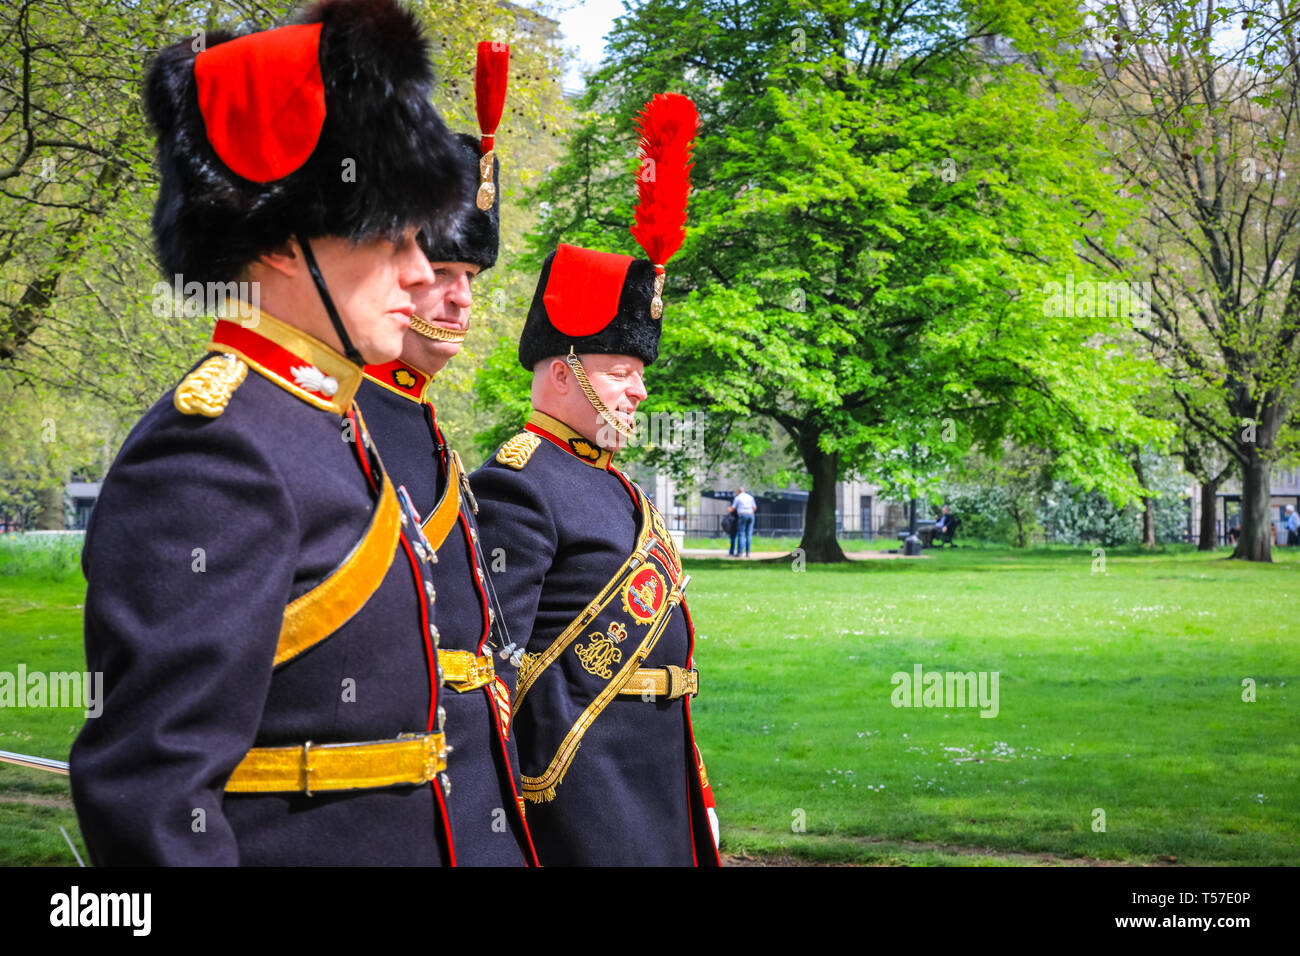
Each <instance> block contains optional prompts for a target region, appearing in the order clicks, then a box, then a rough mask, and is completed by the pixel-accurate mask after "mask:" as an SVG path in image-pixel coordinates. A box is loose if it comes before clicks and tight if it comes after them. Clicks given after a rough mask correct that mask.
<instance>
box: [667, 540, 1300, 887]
mask: <svg viewBox="0 0 1300 956" xmlns="http://www.w3.org/2000/svg"><path fill="white" fill-rule="evenodd" d="M1226 553H1227V552H1226V551H1223V552H1220V553H1219V554H1217V555H1198V554H1196V553H1195V552H1193V551H1181V550H1180V551H1177V552H1163V553H1161V554H1158V555H1147V554H1140V553H1136V552H1111V553H1108V554H1107V556H1106V564H1105V572H1104V573H1094V571H1093V567H1094V565H1095V563H1096V562H1095V559H1094V558H1093V556H1092V553H1091V552H1090V551H1087V550H1082V549H1079V550H1059V549H1057V550H1043V551H1031V552H1014V551H1010V550H1002V551H994V550H960V551H955V552H954V551H944V552H941V553H940V552H927V554H931V555H932V560H929V561H925V562H916V561H871V562H861V563H856V564H852V565H848V566H839V567H832V568H817V569H813V570H810V571H807V572H804V573H794V572H793V571H792V570H791V567H790V565H789V564H788V563H768V564H745V565H738V564H736V563H734V562H730V563H729V562H727V561H725V560H705V561H698V562H692V563H691V567H690V572H691V574H692V583H691V587H690V592H689V598H690V603H691V608H692V611H693V614H694V617H695V621H696V626H697V628H698V631H699V642H698V645H697V646H698V651H697V661H698V664H699V666H700V668H701V671H702V676H701V686H702V691H701V694H700V696H699V698H698V699H697V700H696V702H695V705H694V707H693V713H694V715H695V722H696V733H697V737H698V739H699V741H700V745H701V747H702V748H703V749H704V752H705V759H706V761H707V763H708V766H709V772H710V777H711V778H712V781H713V784H714V787H715V789H716V791H717V795H718V803H719V811H718V812H719V815H720V817H721V819H722V821H723V832H724V833H725V834H726V848H727V849H729V850H731V851H736V852H740V851H745V852H749V853H751V854H752V853H774V852H777V853H783V854H789V855H793V856H796V857H800V858H807V859H819V860H854V861H862V862H873V861H875V862H954V863H961V864H969V863H979V862H989V861H990V860H997V859H999V855H1001V854H1009V855H1010V857H1009V858H1006V862H1023V861H1026V858H1025V857H1023V856H1021V854H1052V855H1054V856H1057V857H1065V858H1068V857H1086V858H1093V859H1101V860H1117V861H1129V862H1139V863H1142V862H1154V861H1156V860H1158V859H1159V858H1160V857H1162V856H1175V857H1177V859H1178V861H1179V862H1182V863H1195V864H1283V863H1284V864H1291V865H1295V864H1297V863H1300V832H1298V830H1297V828H1298V825H1300V782H1298V780H1297V775H1298V774H1300V735H1297V727H1300V702H1298V701H1297V699H1296V697H1295V690H1294V689H1295V685H1296V682H1297V680H1300V650H1298V649H1297V645H1300V625H1298V624H1297V611H1298V610H1300V561H1297V560H1296V557H1297V555H1295V554H1291V553H1278V554H1277V556H1276V557H1277V563H1276V564H1275V565H1272V566H1257V565H1256V566H1248V565H1244V564H1241V563H1238V562H1230V561H1227V560H1225V555H1226ZM915 664H921V665H922V666H923V667H924V669H925V670H926V671H930V670H937V671H959V672H965V671H989V672H991V671H997V672H998V673H999V697H1000V711H999V713H998V715H997V716H996V717H993V718H982V717H980V716H979V714H978V712H977V710H975V709H968V708H964V709H955V708H954V709H944V708H910V709H909V708H901V707H894V706H892V704H891V692H892V691H893V690H894V687H893V685H891V683H890V677H891V675H892V674H894V673H895V672H897V671H904V672H911V671H912V668H913V666H914V665H915ZM1244 678H1251V679H1253V680H1254V681H1255V683H1256V689H1255V694H1256V700H1255V702H1254V703H1246V702H1243V700H1242V694H1243V690H1244V689H1243V686H1242V680H1243V679H1244ZM1095 810H1101V811H1104V813H1105V831H1104V832H1096V831H1094V829H1093V823H1094V819H1100V817H1096V816H1094V811H1095ZM800 822H802V825H803V832H795V831H796V829H797V828H798V827H797V825H798V824H799V823H800ZM950 847H965V848H978V850H979V851H981V852H979V853H976V854H975V855H967V854H959V853H956V852H954V851H953V850H951V849H949V848H950ZM1029 861H1030V862H1033V860H1029Z"/></svg>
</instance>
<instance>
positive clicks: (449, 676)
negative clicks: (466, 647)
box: [438, 650, 496, 693]
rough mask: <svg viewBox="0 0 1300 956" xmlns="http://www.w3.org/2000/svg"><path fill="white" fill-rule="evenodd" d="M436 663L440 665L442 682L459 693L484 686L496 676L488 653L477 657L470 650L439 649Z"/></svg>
mask: <svg viewBox="0 0 1300 956" xmlns="http://www.w3.org/2000/svg"><path fill="white" fill-rule="evenodd" d="M438 663H439V665H441V667H442V682H443V683H444V684H446V685H447V686H448V687H450V688H452V689H453V690H457V691H460V692H461V693H464V692H465V691H467V690H476V689H477V688H479V687H484V686H486V685H488V684H490V683H492V678H493V677H494V676H496V674H495V671H494V670H493V669H492V655H490V654H487V655H484V656H483V657H478V656H476V655H475V654H474V653H473V652H472V651H444V650H439V651H438Z"/></svg>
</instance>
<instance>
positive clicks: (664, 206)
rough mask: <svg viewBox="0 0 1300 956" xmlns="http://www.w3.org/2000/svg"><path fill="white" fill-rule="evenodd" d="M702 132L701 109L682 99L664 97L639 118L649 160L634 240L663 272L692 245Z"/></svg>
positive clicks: (640, 180)
mask: <svg viewBox="0 0 1300 956" xmlns="http://www.w3.org/2000/svg"><path fill="white" fill-rule="evenodd" d="M699 126H700V115H699V113H698V112H696V109H695V104H694V103H692V102H691V101H690V99H689V98H688V97H685V96H682V95H681V94H680V93H660V94H659V95H658V96H656V97H655V98H654V99H652V100H651V101H650V102H649V103H647V104H646V105H645V107H644V108H643V109H642V110H641V112H640V113H638V114H637V117H636V129H637V133H638V134H639V135H640V143H639V145H640V148H641V155H642V157H643V159H642V163H641V169H640V171H639V173H638V175H637V205H636V223H635V225H633V226H632V236H633V238H634V239H636V241H637V242H638V243H640V244H641V248H642V249H644V250H645V251H646V255H648V256H649V257H650V261H651V262H653V263H654V264H655V265H657V266H662V265H663V264H664V263H666V262H667V261H668V260H669V259H671V258H672V257H673V255H674V254H675V253H676V252H677V250H678V249H680V248H681V247H682V242H683V241H684V240H685V239H686V228H685V227H686V200H687V197H688V196H689V195H690V191H691V168H692V167H693V166H694V165H695V164H694V163H692V162H691V148H692V146H693V145H694V141H695V134H696V132H697V130H698V129H699ZM647 160H648V161H649V162H647ZM655 271H656V272H660V271H662V270H658V269H657V270H655Z"/></svg>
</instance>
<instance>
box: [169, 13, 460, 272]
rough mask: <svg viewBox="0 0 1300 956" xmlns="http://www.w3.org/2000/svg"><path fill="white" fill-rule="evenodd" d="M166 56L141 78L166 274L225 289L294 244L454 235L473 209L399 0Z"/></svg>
mask: <svg viewBox="0 0 1300 956" xmlns="http://www.w3.org/2000/svg"><path fill="white" fill-rule="evenodd" d="M195 45H196V44H194V43H192V42H191V41H189V40H186V41H182V42H180V43H177V44H175V45H173V46H170V47H167V48H165V49H163V50H162V51H160V52H159V53H158V55H157V56H156V57H155V59H154V61H153V63H152V64H151V65H150V68H149V72H148V76H147V78H146V81H145V107H146V110H147V113H148V116H149V119H150V121H151V123H152V124H153V126H154V128H155V129H156V130H157V133H158V162H159V167H160V171H161V187H160V190H159V196H158V202H157V205H156V206H155V209H154V218H153V228H154V238H155V241H156V244H157V250H158V258H159V262H160V264H161V266H162V268H163V270H164V272H166V273H179V274H183V275H184V276H185V277H186V279H187V280H189V279H194V280H197V281H200V282H208V281H223V282H225V281H230V280H232V279H234V278H236V276H237V275H238V274H239V272H240V270H241V269H243V268H244V267H245V266H247V265H248V264H249V263H251V262H253V261H255V260H256V259H257V257H258V256H260V255H262V254H263V253H265V252H267V251H269V250H271V249H275V248H277V247H279V246H281V245H283V243H284V242H285V241H287V240H288V239H289V238H290V237H292V236H295V235H298V236H303V237H308V238H310V237H315V236H339V237H344V238H347V239H351V240H353V241H358V242H359V241H365V240H368V239H372V238H376V237H388V238H396V237H397V236H398V235H400V234H401V232H402V231H403V229H404V228H405V227H407V226H409V225H418V226H420V227H421V228H422V229H424V230H425V231H426V233H433V232H437V231H440V230H454V229H456V228H458V224H459V222H460V220H461V218H462V211H463V207H465V206H466V205H468V204H471V203H472V202H473V199H472V190H473V178H472V176H471V175H470V174H469V173H468V172H467V171H466V168H465V165H464V163H463V162H462V161H461V149H460V145H459V144H458V143H457V142H456V140H455V138H454V137H453V136H452V135H451V134H450V133H449V132H448V130H447V128H446V126H445V124H444V123H443V121H442V118H441V117H440V116H439V115H438V113H437V111H436V110H435V109H434V107H433V104H432V103H431V102H430V94H431V92H432V87H433V75H432V70H431V68H430V65H429V49H428V44H427V41H426V40H425V38H424V36H423V33H422V31H421V29H420V25H419V23H418V22H417V21H416V20H415V18H414V17H413V16H412V15H411V14H410V13H409V12H408V11H406V10H405V9H404V8H403V7H401V6H400V5H399V4H398V3H397V2H396V0H320V2H317V3H315V4H313V5H312V6H310V7H308V8H307V9H306V10H305V11H303V13H302V15H301V17H300V18H299V19H298V20H297V21H296V22H295V23H294V24H292V25H289V26H284V27H280V28H277V29H273V30H264V31H260V32H256V33H250V34H245V35H242V36H238V37H235V36H231V35H230V34H227V33H215V34H209V35H208V36H207V39H206V44H205V45H204V47H205V48H204V49H201V50H197V51H196V50H195V49H194V47H195Z"/></svg>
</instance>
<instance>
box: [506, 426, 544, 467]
mask: <svg viewBox="0 0 1300 956" xmlns="http://www.w3.org/2000/svg"><path fill="white" fill-rule="evenodd" d="M541 443H542V440H541V439H540V438H539V437H537V436H536V435H534V434H533V433H532V432H520V433H519V434H518V435H516V436H515V437H514V438H512V439H510V440H509V441H508V442H506V443H505V444H504V445H502V446H501V447H500V448H499V449H498V450H497V461H499V462H501V464H503V465H508V466H509V467H511V468H513V469H514V470H515V471H519V470H520V469H521V468H523V467H524V465H526V464H528V459H529V458H531V457H533V452H535V451H537V446H538V445H540V444H541Z"/></svg>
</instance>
